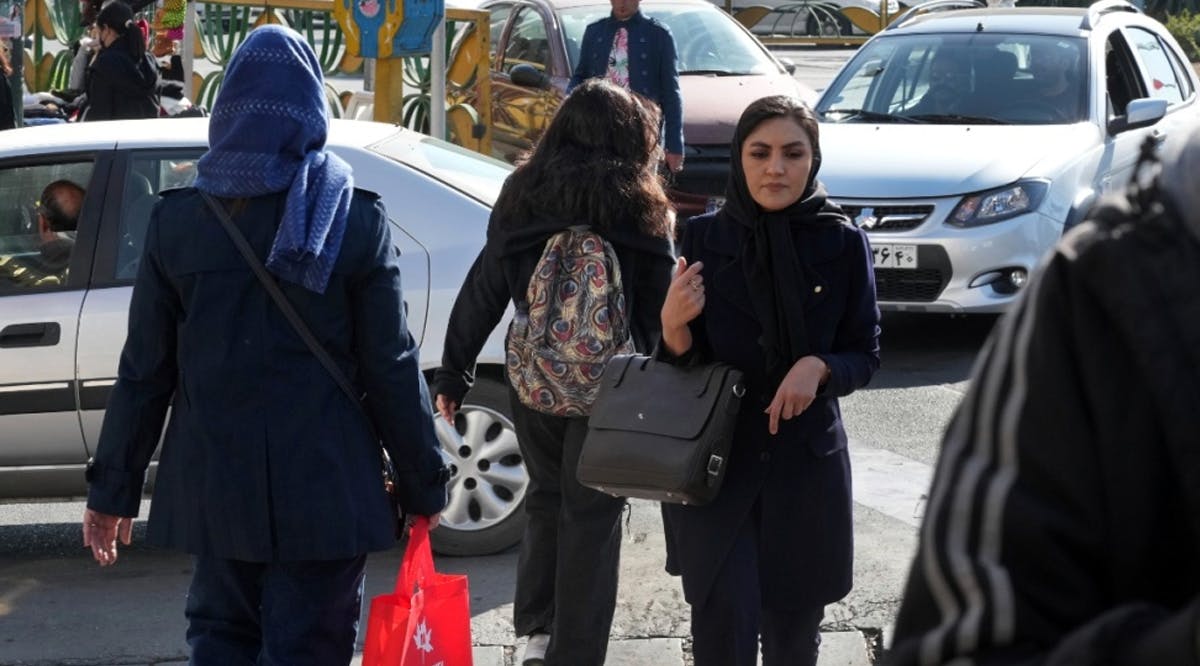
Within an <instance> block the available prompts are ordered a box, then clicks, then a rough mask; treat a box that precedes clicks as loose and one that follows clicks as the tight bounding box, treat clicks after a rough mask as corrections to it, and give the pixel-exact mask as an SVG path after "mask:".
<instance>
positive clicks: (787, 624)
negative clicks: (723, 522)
mask: <svg viewBox="0 0 1200 666" xmlns="http://www.w3.org/2000/svg"><path fill="white" fill-rule="evenodd" d="M753 513H757V512H752V516H753ZM755 523H756V521H755V519H754V518H753V517H751V518H750V519H748V520H746V522H745V523H743V524H742V528H741V530H740V531H739V532H738V535H737V538H736V540H735V541H734V544H733V548H732V549H730V552H729V556H728V557H727V558H725V563H724V564H723V565H722V567H721V570H720V572H718V574H717V578H716V580H715V581H714V582H713V587H712V590H711V591H710V592H709V593H708V596H707V598H706V599H705V600H704V603H703V605H698V606H692V654H693V655H694V656H695V664H696V666H755V664H756V663H757V657H758V649H759V640H760V639H761V641H762V664H763V666H816V663H817V652H818V648H819V647H820V644H821V633H820V626H821V618H822V617H823V616H824V614H825V608H824V606H819V607H816V608H812V609H807V610H800V611H794V610H788V611H781V610H773V609H769V608H763V607H762V595H761V593H760V589H761V588H760V585H761V583H760V581H759V577H758V537H757V526H756V524H755Z"/></svg>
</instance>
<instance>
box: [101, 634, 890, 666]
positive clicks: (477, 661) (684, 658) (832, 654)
mask: <svg viewBox="0 0 1200 666" xmlns="http://www.w3.org/2000/svg"><path fill="white" fill-rule="evenodd" d="M521 648H522V646H519V645H481V646H477V647H476V648H475V649H474V651H473V654H472V660H473V661H474V666H520V658H521ZM684 650H685V646H684V641H683V640H682V639H679V638H631V639H624V640H615V641H612V642H611V643H609V644H608V658H607V659H606V660H605V662H604V663H605V666H684V664H690V663H691V661H690V659H689V656H688V655H685V652H684ZM867 654H868V652H867V639H866V638H865V637H864V636H863V635H862V634H861V633H859V632H857V631H839V632H828V633H823V634H821V658H820V660H819V661H818V662H817V666H867V665H868V664H870V663H871V662H870V661H869V659H868V656H867ZM350 664H351V666H360V665H361V664H362V658H361V657H359V656H356V657H355V658H354V661H352V662H350ZM111 666H187V662H186V661H169V662H163V661H159V662H151V663H145V662H133V663H124V664H112V665H111Z"/></svg>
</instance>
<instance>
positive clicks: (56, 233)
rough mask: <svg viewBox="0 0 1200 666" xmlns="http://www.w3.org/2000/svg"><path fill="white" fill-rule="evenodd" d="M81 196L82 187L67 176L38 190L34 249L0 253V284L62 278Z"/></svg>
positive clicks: (33, 284) (36, 283) (23, 284)
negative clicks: (39, 191)
mask: <svg viewBox="0 0 1200 666" xmlns="http://www.w3.org/2000/svg"><path fill="white" fill-rule="evenodd" d="M83 196H84V189H83V188H82V187H80V186H78V185H76V184H75V183H73V182H71V181H69V180H56V181H54V182H53V183H50V184H49V185H47V186H46V188H45V189H44V190H42V197H41V199H40V200H38V202H37V225H38V237H39V241H40V244H39V246H38V252H37V254H34V255H27V256H21V255H14V256H8V257H0V285H3V286H14V285H15V286H18V287H22V288H28V287H43V286H53V285H59V284H62V283H63V282H65V281H66V279H67V267H68V265H69V264H70V261H71V250H73V249H74V248H75V227H76V224H77V222H78V221H79V209H80V208H82V207H83Z"/></svg>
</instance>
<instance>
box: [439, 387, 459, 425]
mask: <svg viewBox="0 0 1200 666" xmlns="http://www.w3.org/2000/svg"><path fill="white" fill-rule="evenodd" d="M434 405H435V406H436V407H437V410H438V414H440V415H441V417H442V418H444V419H446V423H449V424H450V425H454V414H455V412H457V411H458V403H457V402H454V401H453V400H451V399H450V398H447V397H446V396H445V395H443V394H441V393H439V394H437V397H436V398H434Z"/></svg>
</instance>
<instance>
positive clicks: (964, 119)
mask: <svg viewBox="0 0 1200 666" xmlns="http://www.w3.org/2000/svg"><path fill="white" fill-rule="evenodd" d="M911 117H912V118H914V119H916V120H920V121H923V122H927V123H938V124H947V125H948V124H954V125H1011V124H1012V123H1011V122H1009V121H1007V120H1003V119H1000V118H993V117H991V116H967V115H962V114H958V113H922V114H921V115H918V116H911Z"/></svg>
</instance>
